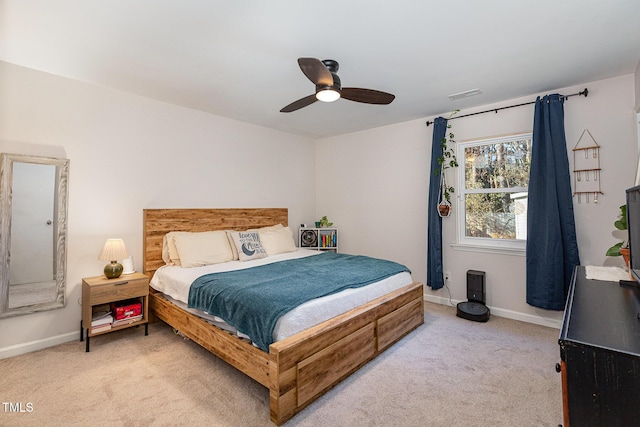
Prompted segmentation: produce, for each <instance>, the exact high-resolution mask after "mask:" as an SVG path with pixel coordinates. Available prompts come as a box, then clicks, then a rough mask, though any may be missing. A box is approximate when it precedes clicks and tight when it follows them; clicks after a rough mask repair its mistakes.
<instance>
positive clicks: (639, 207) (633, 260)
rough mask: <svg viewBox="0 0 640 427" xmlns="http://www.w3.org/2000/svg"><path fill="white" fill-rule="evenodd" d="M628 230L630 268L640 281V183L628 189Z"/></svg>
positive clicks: (637, 280)
mask: <svg viewBox="0 0 640 427" xmlns="http://www.w3.org/2000/svg"><path fill="white" fill-rule="evenodd" d="M627 232H628V233H629V258H630V259H629V270H630V271H631V275H632V276H633V277H634V278H635V280H636V282H639V283H640V185H638V186H635V187H632V188H629V189H628V190H627Z"/></svg>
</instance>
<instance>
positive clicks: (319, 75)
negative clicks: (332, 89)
mask: <svg viewBox="0 0 640 427" xmlns="http://www.w3.org/2000/svg"><path fill="white" fill-rule="evenodd" d="M298 65H299V66H300V69H301V70H302V72H303V73H304V75H305V76H307V78H308V79H309V80H311V82H312V83H313V84H315V85H316V86H318V85H320V86H333V77H332V76H331V72H330V71H329V70H328V69H327V67H326V66H325V65H324V64H323V63H322V61H320V60H319V59H316V58H298Z"/></svg>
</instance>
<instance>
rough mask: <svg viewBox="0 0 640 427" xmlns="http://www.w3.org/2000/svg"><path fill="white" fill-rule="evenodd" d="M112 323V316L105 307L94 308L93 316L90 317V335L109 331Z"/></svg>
mask: <svg viewBox="0 0 640 427" xmlns="http://www.w3.org/2000/svg"><path fill="white" fill-rule="evenodd" d="M112 323H113V316H112V315H111V311H110V310H109V306H108V305H107V306H106V307H105V308H102V307H95V308H94V311H93V316H92V317H91V333H93V334H95V333H97V332H102V331H108V330H109V329H111V324H112Z"/></svg>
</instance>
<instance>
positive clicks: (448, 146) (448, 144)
mask: <svg viewBox="0 0 640 427" xmlns="http://www.w3.org/2000/svg"><path fill="white" fill-rule="evenodd" d="M459 111H460V110H455V111H453V112H452V113H451V114H450V115H449V119H450V118H451V117H453V116H454V115H455V114H457V113H458V112H459ZM454 137H455V135H454V134H453V132H451V124H450V123H448V124H447V132H446V133H445V136H444V138H442V141H441V142H440V145H441V146H442V155H441V156H440V157H439V158H438V166H439V167H438V168H437V169H436V170H434V171H433V174H434V176H438V175H440V201H439V203H438V214H439V215H440V216H441V217H448V216H449V215H451V194H452V193H455V191H456V189H455V188H454V187H453V186H451V185H449V184H447V177H446V173H445V172H446V170H447V169H449V168H457V167H458V159H457V157H456V152H455V142H456V141H455V139H454Z"/></svg>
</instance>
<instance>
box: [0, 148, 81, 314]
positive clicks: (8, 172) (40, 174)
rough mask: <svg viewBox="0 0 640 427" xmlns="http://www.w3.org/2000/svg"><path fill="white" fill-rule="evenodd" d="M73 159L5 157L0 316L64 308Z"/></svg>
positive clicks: (1, 162)
mask: <svg viewBox="0 0 640 427" xmlns="http://www.w3.org/2000/svg"><path fill="white" fill-rule="evenodd" d="M68 178H69V160H67V159H57V158H52V157H36V156H29V155H22V154H6V153H3V154H2V155H1V159H0V209H1V211H0V212H1V213H0V317H9V316H16V315H19V314H27V313H34V312H36V311H43V310H52V309H54V308H61V307H64V306H65V304H66V299H65V284H66V271H67V255H66V241H67V239H66V237H67V194H68V185H67V184H68Z"/></svg>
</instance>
